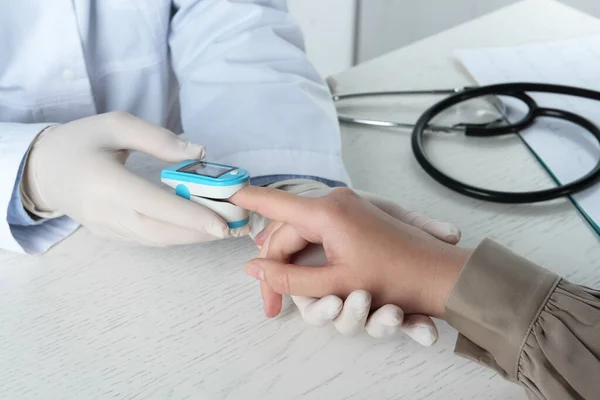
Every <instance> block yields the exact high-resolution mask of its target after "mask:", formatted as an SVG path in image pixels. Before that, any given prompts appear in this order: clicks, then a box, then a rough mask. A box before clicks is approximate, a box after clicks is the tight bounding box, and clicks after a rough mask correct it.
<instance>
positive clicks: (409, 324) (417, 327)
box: [401, 314, 439, 347]
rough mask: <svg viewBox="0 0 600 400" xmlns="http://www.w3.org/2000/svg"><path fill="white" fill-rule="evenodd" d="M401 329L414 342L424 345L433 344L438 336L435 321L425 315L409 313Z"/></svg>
mask: <svg viewBox="0 0 600 400" xmlns="http://www.w3.org/2000/svg"><path fill="white" fill-rule="evenodd" d="M401 330H402V331H403V332H404V333H406V334H407V335H408V336H409V337H410V338H411V339H413V340H414V341H415V342H417V343H419V344H420V345H422V346H425V347H430V346H433V345H434V344H435V343H437V341H438V338H439V332H438V330H437V327H436V326H435V323H434V322H433V320H432V319H431V318H430V317H428V316H425V315H420V314H414V315H409V316H408V317H406V319H405V321H404V323H403V326H402V328H401Z"/></svg>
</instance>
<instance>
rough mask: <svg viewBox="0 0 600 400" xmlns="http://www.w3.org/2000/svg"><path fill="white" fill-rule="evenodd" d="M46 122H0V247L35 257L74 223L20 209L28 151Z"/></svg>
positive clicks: (67, 233) (61, 237)
mask: <svg viewBox="0 0 600 400" xmlns="http://www.w3.org/2000/svg"><path fill="white" fill-rule="evenodd" d="M49 125H50V124H49V123H13V122H0V142H1V143H2V145H1V146H0V170H1V171H2V174H1V177H2V179H1V180H0V209H1V210H4V212H5V218H4V219H2V220H0V248H1V249H4V250H9V251H13V252H17V253H31V254H37V253H42V252H44V251H46V250H47V249H48V248H49V247H51V246H52V245H53V244H54V243H56V242H57V241H59V240H61V239H63V238H65V237H67V236H68V235H69V234H71V233H72V232H73V230H75V229H76V227H77V224H76V223H74V222H73V221H71V220H69V219H68V218H58V219H54V220H47V221H45V220H42V219H38V218H34V217H33V216H32V215H31V214H29V213H28V212H27V211H26V209H25V208H24V207H23V202H22V195H21V190H20V188H21V181H22V178H23V173H24V170H25V161H26V160H27V156H28V154H29V148H30V146H31V143H32V142H33V141H34V139H35V138H36V136H38V134H39V133H40V132H42V131H44V130H45V129H46V128H47V127H48V126H49Z"/></svg>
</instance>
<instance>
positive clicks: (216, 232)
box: [206, 224, 229, 239]
mask: <svg viewBox="0 0 600 400" xmlns="http://www.w3.org/2000/svg"><path fill="white" fill-rule="evenodd" d="M206 232H208V233H209V234H211V235H213V236H214V237H217V238H220V239H225V238H226V237H228V236H229V227H228V226H227V224H214V225H208V226H207V227H206Z"/></svg>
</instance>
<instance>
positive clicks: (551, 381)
mask: <svg viewBox="0 0 600 400" xmlns="http://www.w3.org/2000/svg"><path fill="white" fill-rule="evenodd" d="M445 319H446V320H447V321H448V323H449V324H450V325H452V326H453V327H454V328H456V329H457V330H458V331H459V332H460V334H459V336H458V340H457V343H456V349H455V351H456V353H457V354H458V355H461V356H463V357H466V358H469V359H471V360H473V361H476V362H478V363H480V364H483V365H485V366H487V367H490V368H492V369H494V370H495V371H497V372H498V373H499V374H501V375H502V376H504V377H505V378H507V379H509V380H512V381H514V382H517V383H519V384H521V385H522V386H523V387H524V388H525V390H526V391H527V394H528V396H529V397H530V398H531V399H552V400H554V399H557V400H558V399H560V400H564V399H600V292H599V291H596V290H592V289H589V288H586V287H582V286H577V285H574V284H571V283H569V282H567V281H565V280H564V279H561V278H559V277H558V276H557V275H555V274H553V273H552V272H550V271H548V270H545V269H543V268H541V267H539V266H537V265H535V264H533V263H531V262H529V261H527V260H525V259H523V258H521V257H519V256H517V255H515V254H513V253H512V252H510V251H509V250H507V249H505V248H503V247H502V246H500V245H498V244H496V243H494V242H493V241H491V240H485V241H483V242H482V243H481V244H480V245H479V247H478V248H477V249H476V250H475V252H474V253H473V255H472V256H471V258H470V260H469V262H468V263H467V265H466V266H465V267H464V269H463V270H462V272H461V274H460V276H459V278H458V281H457V283H456V286H455V287H454V289H453V291H452V293H451V294H450V297H449V298H448V301H447V303H446V316H445Z"/></svg>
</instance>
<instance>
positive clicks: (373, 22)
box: [288, 0, 600, 76]
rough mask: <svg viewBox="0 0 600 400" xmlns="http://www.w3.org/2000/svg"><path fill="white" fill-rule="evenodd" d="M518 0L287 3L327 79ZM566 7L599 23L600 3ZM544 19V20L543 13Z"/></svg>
mask: <svg viewBox="0 0 600 400" xmlns="http://www.w3.org/2000/svg"><path fill="white" fill-rule="evenodd" d="M517 1H518V0H288V4H289V7H290V11H291V13H292V15H294V16H295V17H296V19H297V20H298V22H299V23H300V25H301V26H302V28H303V30H304V34H305V38H306V46H307V51H308V55H309V57H310V58H311V60H312V61H313V62H314V63H315V65H316V67H317V69H318V70H319V72H320V73H321V74H322V75H323V76H328V75H332V74H335V73H338V72H341V71H344V70H346V69H348V68H350V67H351V66H352V65H353V64H354V63H355V62H364V61H367V60H370V59H372V58H374V57H378V56H380V55H383V54H385V53H387V52H389V51H391V50H394V49H397V48H399V47H402V46H405V45H407V44H409V43H412V42H414V41H416V40H419V39H422V38H425V37H427V36H431V35H433V34H436V33H438V32H441V31H443V30H445V29H448V28H451V27H452V26H455V25H458V24H461V23H463V22H466V21H469V20H471V19H473V18H476V17H478V16H481V15H483V14H486V13H488V12H491V11H494V10H496V9H498V8H501V7H504V6H507V5H510V4H512V3H516V2H517ZM561 2H562V3H565V4H567V5H570V6H573V7H575V8H578V9H580V10H582V11H585V12H588V13H590V14H591V15H594V16H596V17H598V18H600V0H561ZM356 10H358V14H356ZM539 17H541V18H543V10H540V14H539ZM355 38H356V40H355Z"/></svg>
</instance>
